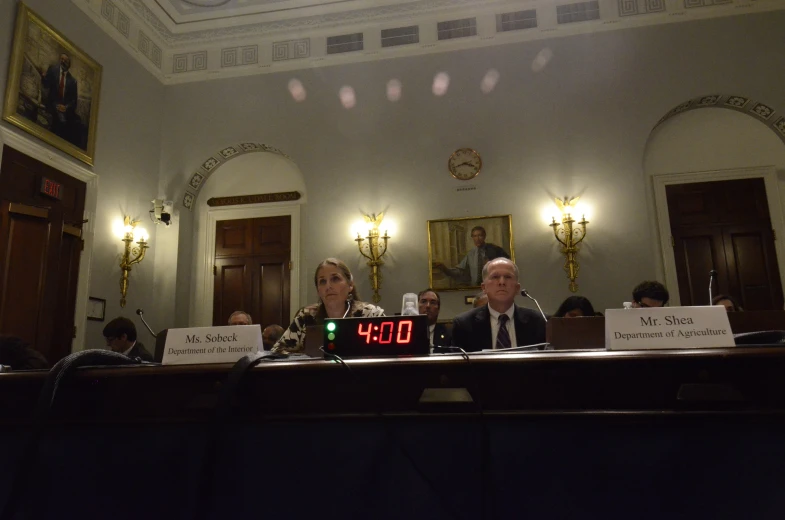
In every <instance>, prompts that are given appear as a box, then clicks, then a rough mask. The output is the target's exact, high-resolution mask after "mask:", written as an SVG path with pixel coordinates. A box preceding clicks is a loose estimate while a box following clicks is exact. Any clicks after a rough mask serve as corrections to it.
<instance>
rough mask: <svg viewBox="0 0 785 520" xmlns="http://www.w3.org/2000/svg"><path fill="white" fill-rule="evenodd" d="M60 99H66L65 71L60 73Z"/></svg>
mask: <svg viewBox="0 0 785 520" xmlns="http://www.w3.org/2000/svg"><path fill="white" fill-rule="evenodd" d="M60 99H65V71H62V72H61V73H60Z"/></svg>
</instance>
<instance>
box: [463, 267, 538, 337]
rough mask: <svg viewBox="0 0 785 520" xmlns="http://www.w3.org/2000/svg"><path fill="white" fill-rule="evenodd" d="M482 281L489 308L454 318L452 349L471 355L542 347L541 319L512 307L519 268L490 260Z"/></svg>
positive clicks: (482, 308) (532, 312) (518, 284)
mask: <svg viewBox="0 0 785 520" xmlns="http://www.w3.org/2000/svg"><path fill="white" fill-rule="evenodd" d="M482 279H483V282H482V290H483V291H485V294H487V295H488V305H484V306H482V307H478V308H476V309H472V310H470V311H467V312H464V313H463V314H459V315H458V316H456V317H455V319H454V320H453V325H452V344H453V346H456V347H461V348H462V349H464V350H466V351H474V350H488V349H499V348H509V347H515V346H521V345H533V344H535V343H544V342H545V320H544V319H543V318H542V316H541V315H540V314H539V313H537V312H534V311H532V310H530V309H524V308H523V307H518V306H517V305H515V296H516V295H517V294H519V293H520V291H521V284H520V283H519V282H518V266H516V265H515V263H513V261H512V260H510V259H508V258H497V259H495V260H491V261H490V262H488V263H487V264H485V266H484V267H483V270H482Z"/></svg>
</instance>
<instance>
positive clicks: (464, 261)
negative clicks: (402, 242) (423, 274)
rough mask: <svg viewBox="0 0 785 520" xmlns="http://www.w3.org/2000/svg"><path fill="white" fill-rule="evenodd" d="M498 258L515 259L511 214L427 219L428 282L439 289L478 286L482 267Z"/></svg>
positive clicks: (452, 289)
mask: <svg viewBox="0 0 785 520" xmlns="http://www.w3.org/2000/svg"><path fill="white" fill-rule="evenodd" d="M499 257H503V258H509V259H511V260H512V261H513V262H514V261H515V252H514V251H513V238H512V217H511V216H510V215H495V216H490V217H466V218H450V219H442V220H429V221H428V264H429V266H430V273H429V281H430V286H431V287H433V288H434V289H436V290H437V291H459V290H470V289H479V288H480V284H481V283H482V268H483V266H484V265H485V264H486V263H487V262H488V261H490V260H493V259H494V258H499Z"/></svg>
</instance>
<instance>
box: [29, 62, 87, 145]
mask: <svg viewBox="0 0 785 520" xmlns="http://www.w3.org/2000/svg"><path fill="white" fill-rule="evenodd" d="M70 70H71V57H70V56H68V54H65V53H62V54H60V60H59V62H58V63H54V64H52V65H50V66H49V68H48V69H47V70H46V72H44V71H43V69H41V70H39V72H40V73H41V83H42V84H43V86H45V87H47V88H48V94H47V96H46V100H45V102H44V103H45V105H46V110H47V112H49V114H50V115H51V116H52V127H51V130H52V132H54V133H55V134H56V135H58V136H60V137H62V138H63V139H65V140H66V141H68V142H70V143H72V144H76V142H75V141H76V139H75V135H74V131H73V130H74V122H75V120H76V117H77V116H76V103H77V101H78V99H79V95H78V91H77V89H78V87H77V82H76V78H74V76H73V75H72V74H71V72H70Z"/></svg>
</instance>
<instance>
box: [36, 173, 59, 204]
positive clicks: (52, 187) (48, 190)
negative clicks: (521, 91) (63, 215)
mask: <svg viewBox="0 0 785 520" xmlns="http://www.w3.org/2000/svg"><path fill="white" fill-rule="evenodd" d="M41 193H43V194H44V195H46V196H48V197H52V198H53V199H57V200H62V198H63V185H62V184H60V183H59V182H55V181H53V180H52V179H47V178H46V177H43V178H41Z"/></svg>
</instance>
